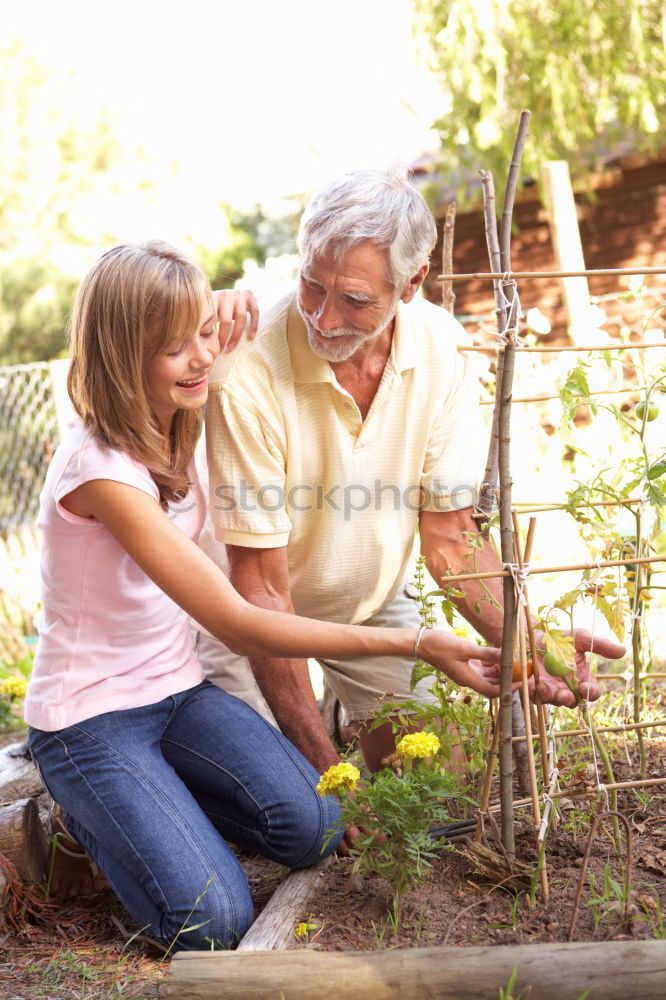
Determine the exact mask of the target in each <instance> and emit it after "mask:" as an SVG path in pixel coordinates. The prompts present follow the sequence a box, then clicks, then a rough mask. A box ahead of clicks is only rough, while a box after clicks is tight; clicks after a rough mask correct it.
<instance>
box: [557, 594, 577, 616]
mask: <svg viewBox="0 0 666 1000" xmlns="http://www.w3.org/2000/svg"><path fill="white" fill-rule="evenodd" d="M579 597H580V590H568V591H567V592H566V594H562V596H561V597H560V598H558V600H557V601H555V604H554V605H553V607H554V608H559V609H560V611H566V610H567V609H568V608H571V607H573V605H574V604H575V603H576V601H577V600H578V598H579Z"/></svg>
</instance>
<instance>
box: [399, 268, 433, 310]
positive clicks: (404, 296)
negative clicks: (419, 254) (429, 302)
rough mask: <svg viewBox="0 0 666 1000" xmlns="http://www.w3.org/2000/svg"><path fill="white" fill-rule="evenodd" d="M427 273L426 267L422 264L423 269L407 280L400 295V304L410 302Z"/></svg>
mask: <svg viewBox="0 0 666 1000" xmlns="http://www.w3.org/2000/svg"><path fill="white" fill-rule="evenodd" d="M427 273H428V265H427V264H424V265H423V267H422V268H421V269H420V270H419V271H417V272H416V274H415V275H414V276H413V277H412V278H410V279H409V281H408V282H407V284H406V285H405V287H404V288H403V290H402V292H401V293H400V301H401V302H411V301H412V299H413V298H414V296H415V295H416V293H417V292H418V290H419V288H420V287H421V285H422V284H423V282H424V280H425V276H426V274H427Z"/></svg>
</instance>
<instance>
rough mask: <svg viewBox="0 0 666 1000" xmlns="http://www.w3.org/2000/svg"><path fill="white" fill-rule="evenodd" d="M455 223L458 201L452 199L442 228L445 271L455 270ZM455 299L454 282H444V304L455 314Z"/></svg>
mask: <svg viewBox="0 0 666 1000" xmlns="http://www.w3.org/2000/svg"><path fill="white" fill-rule="evenodd" d="M455 224H456V203H455V201H452V202H450V203H449V204H448V205H447V206H446V218H445V219H444V228H443V230H442V270H443V271H445V272H446V271H451V270H453V230H454V226H455ZM455 301H456V296H455V292H454V291H453V282H451V281H444V282H442V305H443V306H444V308H445V309H446V311H447V312H450V313H451V315H453V306H454V303H455Z"/></svg>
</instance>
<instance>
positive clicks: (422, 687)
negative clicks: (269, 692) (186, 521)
mask: <svg viewBox="0 0 666 1000" xmlns="http://www.w3.org/2000/svg"><path fill="white" fill-rule="evenodd" d="M363 624H364V625H377V626H387V627H393V628H418V626H419V624H420V621H419V616H418V611H417V607H416V602H415V601H414V600H412V599H411V598H409V597H407V595H406V594H405V592H404V588H402V587H401V589H400V590H399V592H398V594H397V596H396V597H395V598H394V599H393V600H392V601H391V602H390V604H387V605H385V606H384V607H383V608H381V609H380V610H379V611H378V612H377V614H375V615H373V616H372V618H370V619H368V621H367V622H363ZM198 650H199V659H200V660H201V663H202V665H203V668H204V670H205V671H206V676H207V678H208V680H210V681H212V682H213V683H214V684H218V685H219V686H220V687H222V688H224V690H225V691H229V693H230V694H234V695H236V697H237V698H240V699H241V700H242V701H245V702H247V704H248V705H250V706H251V707H252V708H254V709H255V711H257V712H259V714H260V715H263V717H264V718H265V719H268V721H269V722H272V723H273V725H275V719H274V718H273V715H272V713H271V710H270V708H269V707H268V705H267V704H266V700H265V699H264V696H263V695H262V693H261V691H260V690H259V686H258V685H257V682H256V681H255V679H254V674H253V673H252V669H251V667H250V663H249V661H248V660H247V658H246V657H244V656H238V654H236V653H232V652H231V650H229V649H227V647H226V646H224V645H223V644H222V643H221V642H218V641H217V639H212V638H211V637H210V636H209V635H206V633H205V632H200V633H199V640H198ZM319 664H320V666H321V668H322V671H323V673H324V677H325V679H326V683H327V684H328V686H329V687H330V688H331V690H332V691H333V693H334V695H335V696H336V698H337V699H338V700H339V702H340V704H341V705H342V707H343V709H344V713H345V717H346V718H345V722H346V723H350V722H359V721H363V720H365V719H368V718H371V717H372V715H374V713H375V712H376V711H377V709H378V707H379V706H380V705H381V703H382V702H383V701H407V700H409V699H413V700H414V701H416V702H418V703H419V704H432V703H434V702H435V701H436V699H435V698H434V696H433V695H431V694H430V692H429V690H428V689H429V688H430V687H431V686H432V679H431V678H425V679H424V680H422V681H420V682H419V683H418V684H417V685H416V687H415V688H414V691H410V690H409V682H410V679H411V676H412V668H413V666H414V660H413V659H412V657H411V656H410V657H401V656H364V657H358V658H357V657H345V658H343V659H340V660H319Z"/></svg>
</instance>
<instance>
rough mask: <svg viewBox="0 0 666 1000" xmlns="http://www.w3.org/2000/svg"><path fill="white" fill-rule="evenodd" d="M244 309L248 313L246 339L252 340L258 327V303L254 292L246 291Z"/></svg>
mask: <svg viewBox="0 0 666 1000" xmlns="http://www.w3.org/2000/svg"><path fill="white" fill-rule="evenodd" d="M246 296H247V302H246V311H247V312H249V314H250V325H249V327H248V329H247V336H248V340H254V338H255V337H256V335H257V330H258V329H259V304H258V302H257V300H256V298H255V295H254V292H247V293H246Z"/></svg>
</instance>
